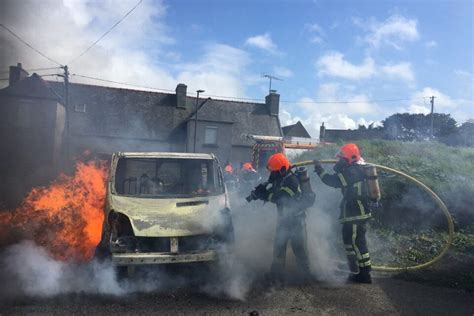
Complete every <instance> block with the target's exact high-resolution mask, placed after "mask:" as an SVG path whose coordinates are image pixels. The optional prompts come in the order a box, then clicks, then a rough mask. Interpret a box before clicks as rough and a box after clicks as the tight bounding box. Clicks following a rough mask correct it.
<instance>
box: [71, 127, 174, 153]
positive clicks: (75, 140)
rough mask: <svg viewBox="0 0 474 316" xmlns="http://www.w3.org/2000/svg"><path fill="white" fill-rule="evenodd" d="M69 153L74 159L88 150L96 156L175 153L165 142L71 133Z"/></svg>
mask: <svg viewBox="0 0 474 316" xmlns="http://www.w3.org/2000/svg"><path fill="white" fill-rule="evenodd" d="M70 139H71V141H70V147H69V151H70V153H71V156H72V158H74V157H80V156H81V155H82V154H83V153H84V152H85V151H86V150H89V151H91V152H92V153H96V154H112V153H114V152H117V151H174V150H173V148H172V146H171V144H170V143H168V142H164V141H159V140H152V139H140V138H125V137H113V136H100V135H80V134H74V133H73V132H72V133H71V137H70Z"/></svg>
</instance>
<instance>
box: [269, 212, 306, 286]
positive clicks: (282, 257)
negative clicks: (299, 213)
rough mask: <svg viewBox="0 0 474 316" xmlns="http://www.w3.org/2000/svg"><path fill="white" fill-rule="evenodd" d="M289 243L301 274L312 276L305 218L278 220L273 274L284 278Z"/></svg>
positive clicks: (280, 218) (274, 244)
mask: <svg viewBox="0 0 474 316" xmlns="http://www.w3.org/2000/svg"><path fill="white" fill-rule="evenodd" d="M288 242H290V243H291V248H292V250H293V253H294V254H295V257H296V263H297V265H298V268H299V269H300V271H301V273H303V274H305V275H309V274H310V270H309V259H308V247H307V244H306V220H305V219H304V218H291V219H288V218H286V219H283V218H282V217H279V218H278V223H277V228H276V234H275V240H274V243H273V263H272V267H271V274H272V275H274V276H276V277H283V275H284V271H285V262H286V248H287V245H288Z"/></svg>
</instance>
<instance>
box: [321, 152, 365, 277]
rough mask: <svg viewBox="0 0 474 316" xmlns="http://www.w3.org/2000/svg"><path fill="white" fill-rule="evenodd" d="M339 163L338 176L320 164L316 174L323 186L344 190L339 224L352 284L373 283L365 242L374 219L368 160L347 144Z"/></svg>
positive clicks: (336, 168)
mask: <svg viewBox="0 0 474 316" xmlns="http://www.w3.org/2000/svg"><path fill="white" fill-rule="evenodd" d="M336 157H337V158H339V160H338V161H337V163H336V164H335V165H334V171H335V173H333V174H329V173H327V172H326V171H325V170H324V168H323V167H322V166H321V163H320V162H319V161H318V160H314V171H315V172H316V173H317V174H318V175H319V177H320V178H321V180H322V182H323V183H325V184H326V185H328V186H331V187H334V188H340V189H341V191H342V195H343V199H342V202H341V213H340V216H339V220H340V222H341V224H342V239H343V241H344V246H345V248H346V254H347V259H348V262H349V268H350V270H351V272H352V273H351V274H350V275H349V281H352V282H359V283H372V279H371V276H370V270H371V262H370V255H369V250H368V248H367V241H366V238H365V233H366V222H367V220H368V219H369V218H370V217H371V213H370V211H371V210H370V207H369V203H368V198H367V188H366V186H365V185H364V183H365V182H364V181H365V178H366V176H365V171H364V160H363V159H362V157H361V154H360V150H359V147H358V146H357V145H356V144H346V145H344V146H342V147H341V149H340V151H339V153H338V154H337V155H336Z"/></svg>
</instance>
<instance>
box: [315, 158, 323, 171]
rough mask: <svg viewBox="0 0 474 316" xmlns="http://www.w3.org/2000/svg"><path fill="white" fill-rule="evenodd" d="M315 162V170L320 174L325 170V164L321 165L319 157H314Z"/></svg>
mask: <svg viewBox="0 0 474 316" xmlns="http://www.w3.org/2000/svg"><path fill="white" fill-rule="evenodd" d="M313 164H314V172H316V173H317V174H320V173H321V172H323V171H324V169H323V166H322V165H321V162H320V161H319V160H318V159H314V160H313Z"/></svg>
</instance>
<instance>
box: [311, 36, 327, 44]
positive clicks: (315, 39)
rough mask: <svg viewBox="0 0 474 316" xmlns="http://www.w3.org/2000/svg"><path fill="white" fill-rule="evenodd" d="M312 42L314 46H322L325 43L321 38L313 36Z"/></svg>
mask: <svg viewBox="0 0 474 316" xmlns="http://www.w3.org/2000/svg"><path fill="white" fill-rule="evenodd" d="M310 42H311V43H314V44H322V43H323V42H324V40H323V39H322V38H321V37H320V36H313V37H312V38H311V39H310Z"/></svg>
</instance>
